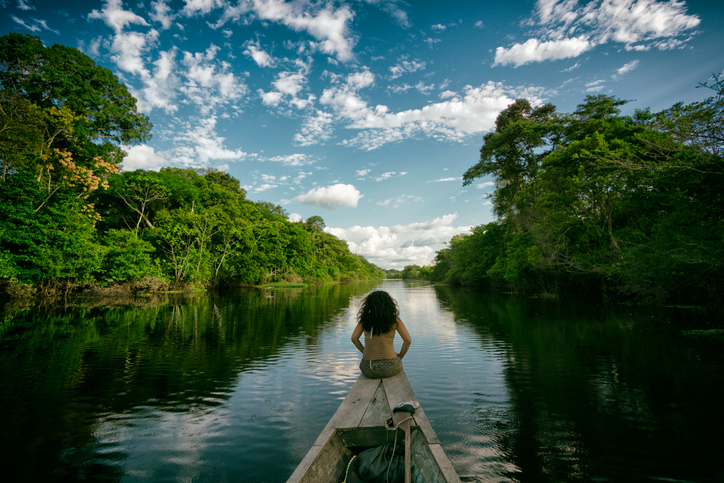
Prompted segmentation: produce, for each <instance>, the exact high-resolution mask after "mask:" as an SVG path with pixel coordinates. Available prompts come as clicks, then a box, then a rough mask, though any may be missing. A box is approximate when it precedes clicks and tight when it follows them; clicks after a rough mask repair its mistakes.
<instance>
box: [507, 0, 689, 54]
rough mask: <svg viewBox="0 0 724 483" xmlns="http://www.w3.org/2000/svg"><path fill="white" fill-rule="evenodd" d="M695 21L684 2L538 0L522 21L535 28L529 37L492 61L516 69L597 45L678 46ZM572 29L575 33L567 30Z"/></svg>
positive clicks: (661, 47) (653, 0) (646, 48)
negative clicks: (528, 18)
mask: <svg viewBox="0 0 724 483" xmlns="http://www.w3.org/2000/svg"><path fill="white" fill-rule="evenodd" d="M700 22H701V20H700V19H699V17H698V16H696V15H688V14H687V13H686V4H685V3H684V2H678V1H669V2H662V1H657V0H616V1H610V0H594V1H591V2H588V3H586V4H585V5H579V4H578V2H577V1H576V0H538V2H537V5H536V11H535V14H534V17H533V18H532V19H530V20H529V21H528V22H527V24H528V25H530V26H538V27H539V29H540V30H539V32H538V35H537V36H536V37H535V38H531V39H528V40H527V41H526V42H523V43H516V44H513V45H512V46H510V47H508V48H505V47H498V48H497V49H496V51H495V63H494V64H493V65H513V66H515V67H518V66H520V65H524V64H527V63H530V62H542V61H545V60H557V59H568V58H571V57H577V56H579V55H581V54H582V53H583V52H586V51H588V50H591V49H592V48H594V47H595V46H597V45H601V44H605V43H608V42H616V43H620V44H624V46H625V48H626V50H648V49H650V48H651V47H656V48H658V49H662V50H666V49H671V48H679V47H682V46H683V45H684V44H685V43H686V42H687V41H688V40H689V38H691V37H689V38H681V36H683V35H685V34H692V33H693V32H692V29H694V28H696V27H697V26H698V25H699V23H700ZM573 33H576V34H577V36H576V37H571V34H573Z"/></svg>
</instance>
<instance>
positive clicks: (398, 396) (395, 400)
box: [383, 369, 440, 444]
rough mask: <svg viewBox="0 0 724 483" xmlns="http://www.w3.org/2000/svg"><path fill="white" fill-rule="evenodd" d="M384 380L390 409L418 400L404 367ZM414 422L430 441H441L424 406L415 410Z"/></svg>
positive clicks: (436, 442) (432, 442) (435, 442)
mask: <svg viewBox="0 0 724 483" xmlns="http://www.w3.org/2000/svg"><path fill="white" fill-rule="evenodd" d="M383 381H384V385H385V392H386V393H387V401H388V402H389V403H390V410H392V409H394V408H395V406H397V405H398V404H400V403H403V402H407V401H417V397H416V396H415V393H414V391H413V390H412V386H411V385H410V382H409V380H408V379H407V374H404V369H403V372H401V373H400V374H398V375H397V376H394V377H390V378H388V379H383ZM414 422H415V423H416V424H417V425H418V426H420V429H422V432H423V434H424V435H425V438H426V439H427V442H428V443H431V444H438V443H440V440H439V439H437V435H436V434H435V431H434V430H433V429H432V426H431V425H430V421H429V420H428V419H427V416H426V415H425V411H423V409H422V408H418V409H417V410H416V411H415V415H414Z"/></svg>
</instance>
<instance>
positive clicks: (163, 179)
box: [0, 34, 383, 294]
mask: <svg viewBox="0 0 724 483" xmlns="http://www.w3.org/2000/svg"><path fill="white" fill-rule="evenodd" d="M151 129H152V125H151V123H150V122H149V119H148V117H147V116H145V115H144V114H142V113H139V112H138V111H137V110H136V100H135V99H134V98H133V97H132V96H131V95H130V94H129V92H128V90H127V88H126V86H125V85H123V84H122V83H120V82H119V81H118V79H117V78H116V77H115V76H114V75H113V74H112V73H111V71H110V70H108V69H105V68H103V67H101V66H98V65H96V64H95V63H94V62H93V61H92V60H91V59H90V58H88V57H87V56H86V55H84V54H83V53H81V52H79V51H78V50H77V49H74V48H70V47H65V46H62V45H58V44H56V45H53V46H51V47H45V46H43V44H42V43H41V42H40V40H39V39H38V38H37V37H34V36H31V35H20V34H8V35H6V36H3V37H0V167H1V169H2V177H1V178H0V212H2V213H3V216H2V218H1V219H0V281H4V287H5V291H7V292H9V293H17V294H20V293H22V291H23V290H28V289H29V293H32V292H34V290H35V289H34V288H32V287H35V288H40V289H42V291H43V292H45V293H55V292H58V291H59V290H64V291H68V290H70V289H73V288H78V287H81V286H84V285H86V286H87V285H92V286H94V287H98V286H100V287H111V286H116V287H117V286H125V287H128V288H130V289H132V290H134V291H143V292H147V291H153V290H159V289H161V288H167V287H169V286H173V287H184V286H187V287H188V286H196V287H201V286H210V285H216V286H219V285H230V284H256V283H270V282H305V283H309V282H328V281H340V280H356V279H368V278H379V277H381V276H383V272H382V271H381V270H380V269H378V268H377V267H376V266H374V265H372V264H371V263H369V262H367V260H365V259H364V258H363V257H361V256H358V255H354V254H352V253H350V251H349V249H348V246H347V244H346V242H344V241H342V240H339V239H338V238H336V237H335V236H333V235H331V234H328V233H324V231H323V229H324V220H323V219H322V218H321V217H319V216H313V217H310V218H309V219H308V220H306V221H305V222H296V223H292V222H289V221H288V220H287V218H286V215H287V214H286V212H285V211H284V210H283V208H281V207H279V206H276V205H273V204H271V203H267V202H263V201H257V202H252V201H249V200H247V199H246V193H245V191H244V189H242V188H241V187H240V183H239V180H237V179H235V178H233V177H232V176H230V175H229V174H227V173H224V172H220V171H216V170H213V169H191V168H189V169H180V168H164V169H162V170H160V171H159V172H153V171H143V170H138V171H130V172H123V171H122V170H121V169H120V168H121V167H122V162H123V157H124V151H123V150H122V148H121V147H122V146H130V145H133V144H138V143H143V142H146V141H148V140H149V139H150V137H151Z"/></svg>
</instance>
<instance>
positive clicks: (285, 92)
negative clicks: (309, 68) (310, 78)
mask: <svg viewBox="0 0 724 483" xmlns="http://www.w3.org/2000/svg"><path fill="white" fill-rule="evenodd" d="M306 84H307V76H306V75H305V74H304V73H302V72H281V73H279V74H278V75H277V79H276V80H275V81H274V83H273V86H274V89H275V90H273V91H270V92H268V93H265V92H264V91H263V90H261V89H259V91H258V92H259V94H260V95H261V97H262V101H263V102H264V104H266V105H270V106H277V105H279V103H280V102H281V101H282V100H286V102H287V103H288V104H289V105H291V106H294V107H296V108H297V109H304V108H305V107H307V106H310V105H312V104H313V103H314V101H315V100H316V96H315V95H313V94H310V95H308V96H307V98H306V99H304V98H302V97H299V96H298V94H299V92H301V91H302V89H304V88H305V86H306Z"/></svg>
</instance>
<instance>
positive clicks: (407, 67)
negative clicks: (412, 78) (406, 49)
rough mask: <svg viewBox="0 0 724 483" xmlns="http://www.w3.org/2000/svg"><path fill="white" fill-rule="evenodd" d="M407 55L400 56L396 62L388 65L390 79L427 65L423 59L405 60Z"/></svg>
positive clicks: (422, 68) (421, 68)
mask: <svg viewBox="0 0 724 483" xmlns="http://www.w3.org/2000/svg"><path fill="white" fill-rule="evenodd" d="M407 59H408V56H406V55H405V56H402V57H400V59H399V60H398V61H397V64H395V65H393V66H392V67H390V78H391V79H397V78H398V77H401V76H402V75H403V74H409V73H412V72H416V71H418V70H424V69H425V66H426V65H427V63H426V62H424V61H418V60H412V61H410V60H407Z"/></svg>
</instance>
